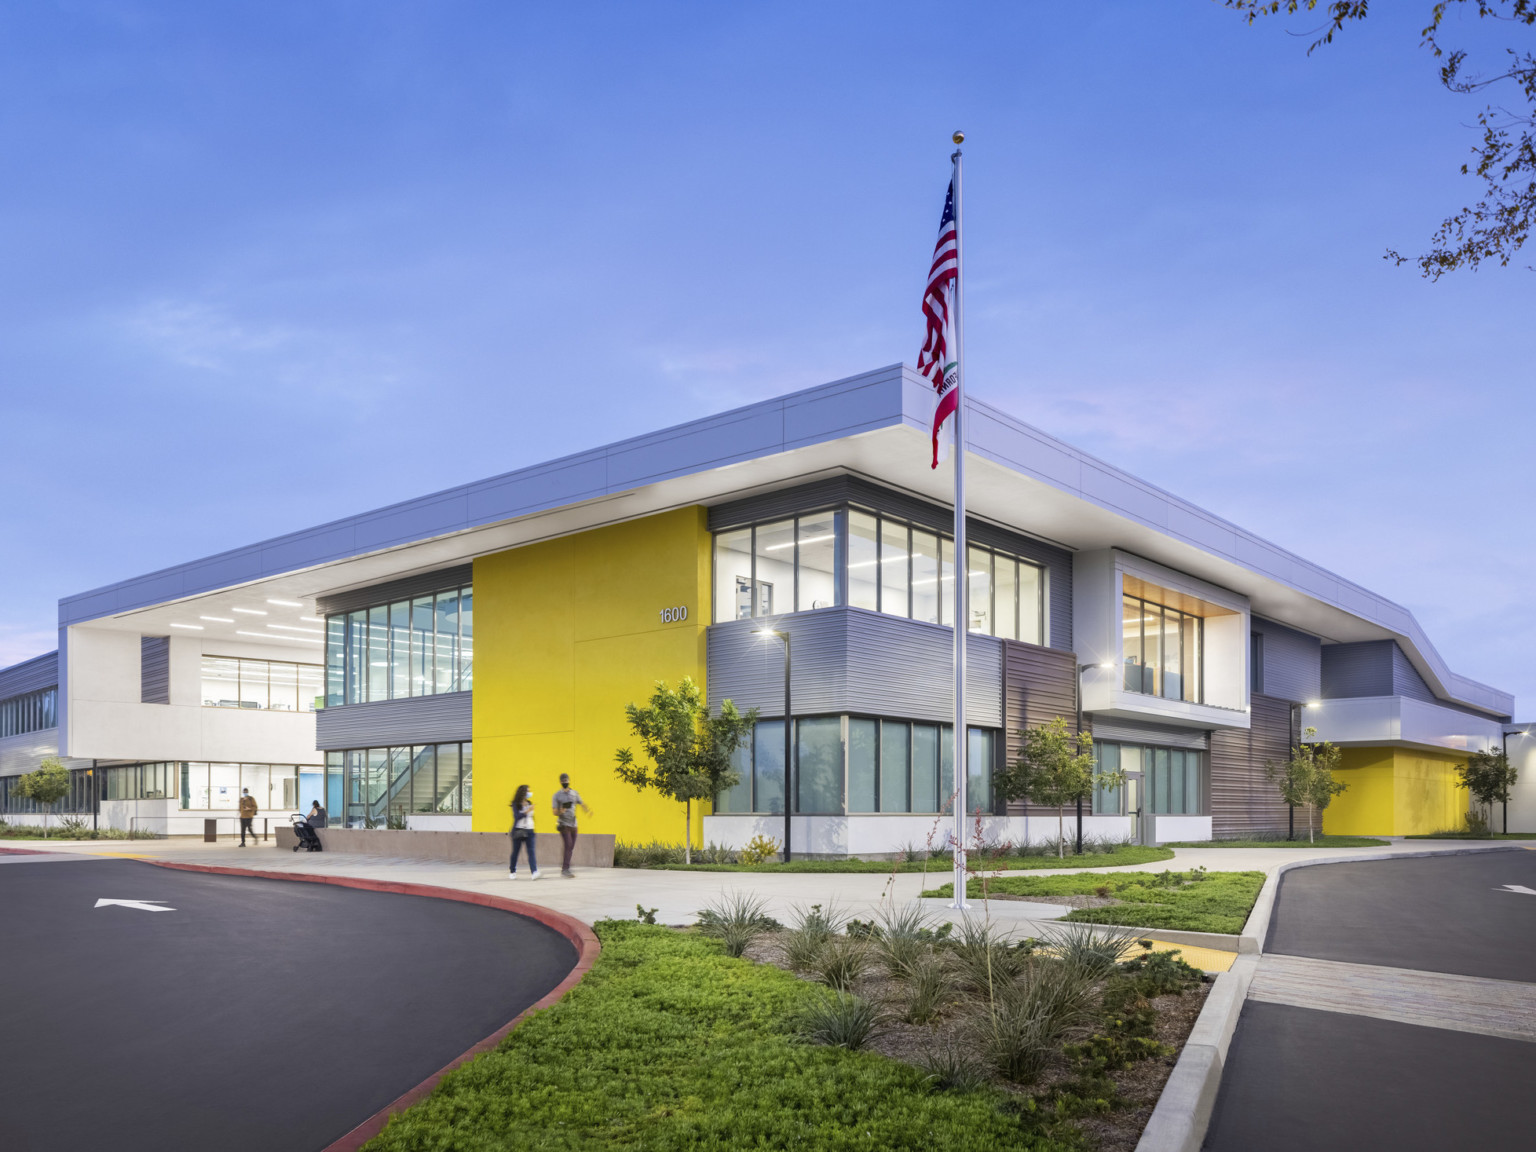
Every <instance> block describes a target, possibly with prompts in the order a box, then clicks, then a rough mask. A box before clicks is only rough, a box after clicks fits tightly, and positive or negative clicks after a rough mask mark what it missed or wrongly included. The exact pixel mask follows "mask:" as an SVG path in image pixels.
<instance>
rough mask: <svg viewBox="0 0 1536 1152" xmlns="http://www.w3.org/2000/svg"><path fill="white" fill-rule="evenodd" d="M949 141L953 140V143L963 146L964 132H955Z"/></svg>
mask: <svg viewBox="0 0 1536 1152" xmlns="http://www.w3.org/2000/svg"><path fill="white" fill-rule="evenodd" d="M951 139H952V140H954V142H955V143H956V144H964V143H965V133H964V132H956V133H955V134H954V136H952V137H951Z"/></svg>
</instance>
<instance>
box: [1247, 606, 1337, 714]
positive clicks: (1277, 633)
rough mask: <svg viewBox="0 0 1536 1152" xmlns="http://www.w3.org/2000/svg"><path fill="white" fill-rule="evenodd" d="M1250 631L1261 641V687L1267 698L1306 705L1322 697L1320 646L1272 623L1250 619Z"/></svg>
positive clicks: (1318, 642)
mask: <svg viewBox="0 0 1536 1152" xmlns="http://www.w3.org/2000/svg"><path fill="white" fill-rule="evenodd" d="M1252 630H1253V631H1255V632H1258V633H1259V634H1260V635H1262V636H1263V637H1264V667H1263V680H1262V681H1261V683H1262V685H1263V687H1262V689H1261V691H1262V692H1263V693H1264V694H1265V695H1266V696H1274V697H1277V698H1279V699H1281V700H1290V701H1293V702H1295V703H1298V704H1305V703H1306V702H1307V701H1308V700H1316V699H1318V698H1319V697H1321V696H1322V694H1323V642H1322V641H1321V640H1319V639H1318V638H1317V637H1316V636H1308V635H1307V634H1306V633H1305V632H1298V631H1296V630H1295V629H1294V628H1287V627H1285V625H1283V624H1276V623H1275V622H1274V621H1273V620H1265V619H1262V618H1261V617H1258V616H1254V617H1252Z"/></svg>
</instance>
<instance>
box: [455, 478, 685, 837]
mask: <svg viewBox="0 0 1536 1152" xmlns="http://www.w3.org/2000/svg"><path fill="white" fill-rule="evenodd" d="M709 546H710V536H709V530H708V521H707V514H706V512H705V509H703V508H684V509H679V510H677V511H674V512H666V513H662V514H660V515H657V516H649V517H646V518H644V519H641V520H634V521H630V522H628V523H624V524H616V525H612V526H610V527H606V528H598V529H594V530H592V531H590V532H583V533H580V534H578V535H574V536H566V537H562V538H560V539H557V540H549V541H545V542H543V543H540V544H530V545H527V546H525V547H522V548H515V549H512V550H511V551H508V552H500V553H497V554H495V555H492V556H486V557H482V558H480V559H478V560H476V561H475V697H474V742H475V793H474V828H475V830H476V831H482V832H504V831H506V830H507V828H508V826H509V825H510V823H511V818H510V813H509V810H508V804H509V802H510V801H511V799H512V793H513V791H514V790H515V789H516V788H517V786H518V785H519V784H528V785H530V786H531V787H532V789H533V793H534V798H535V800H536V802H537V804H538V809H537V811H538V828H539V830H540V831H547V832H552V831H554V821H553V818H552V817H551V815H550V812H549V803H550V797H551V796H552V795H553V794H554V791H555V790H556V789H557V788H558V787H559V786H560V784H559V775H560V773H561V772H569V773H570V774H571V784H572V786H573V787H574V788H575V789H576V790H577V791H578V792H580V793H581V795H582V798H583V799H584V800H585V801H586V802H587V804H588V805H589V806H590V807H591V808H592V815H591V816H586V815H582V816H581V827H582V828H583V829H584V830H586V831H591V832H611V833H614V834H615V835H616V836H618V837H619V839H621V840H630V841H635V840H638V841H649V840H652V839H657V840H665V841H668V842H670V843H674V844H676V843H681V841H682V837H683V806H682V805H681V804H675V803H673V802H672V801H670V800H665V799H662V798H661V797H659V796H657V795H656V794H655V793H654V792H651V791H646V792H644V793H641V792H637V791H636V790H635V789H634V788H633V787H631V786H630V785H627V784H624V783H622V782H621V781H620V780H619V779H618V777H617V776H615V775H614V771H613V755H614V751H615V750H616V749H618V748H619V747H621V746H631V747H634V742H633V741H632V739H631V737H630V733H629V728H628V725H626V723H625V721H624V706H625V705H626V704H629V703H631V702H634V703H641V702H643V701H644V700H646V699H647V698H648V697H649V696H650V694H651V692H652V691H653V687H654V685H655V682H656V681H657V680H665V681H667V682H668V683H669V684H671V683H676V682H677V681H678V680H680V679H682V678H683V677H684V676H692V677H693V678H694V679H695V680H697V681H698V682H699V683H700V684H701V685H702V684H703V683H704V669H705V640H704V630H705V627H706V625H707V624H708V620H709V614H710V584H709V581H710V553H709ZM680 606H681V607H686V608H687V609H688V618H687V620H685V621H676V622H663V621H662V618H661V612H662V609H665V608H676V607H680ZM638 751H639V750H638V748H636V752H637V754H638ZM700 807H701V806H700V805H698V804H695V805H694V806H693V815H694V819H693V828H694V843H695V844H697V843H699V838H700V836H701V834H702V831H703V822H702V821H703V813H702V812H701V811H700Z"/></svg>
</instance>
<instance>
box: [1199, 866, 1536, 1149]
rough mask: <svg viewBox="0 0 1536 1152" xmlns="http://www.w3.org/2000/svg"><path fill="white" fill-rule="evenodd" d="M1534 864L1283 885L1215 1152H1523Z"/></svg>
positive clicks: (1215, 1124) (1224, 1085) (1343, 875)
mask: <svg viewBox="0 0 1536 1152" xmlns="http://www.w3.org/2000/svg"><path fill="white" fill-rule="evenodd" d="M1533 945H1536V852H1531V851H1528V850H1523V849H1517V850H1514V851H1492V852H1486V853H1478V854H1475V855H1466V856H1442V857H1439V858H1426V859H1406V860H1385V861H1379V862H1374V863H1360V864H1334V865H1318V866H1316V867H1311V868H1301V869H1296V870H1294V871H1292V872H1288V873H1286V874H1285V875H1284V876H1283V877H1282V882H1281V885H1280V890H1279V894H1278V897H1277V899H1276V902H1275V908H1274V913H1273V919H1272V923H1271V930H1270V937H1269V942H1268V948H1269V949H1270V950H1269V951H1267V952H1266V953H1265V955H1264V956H1263V957H1261V958H1260V960H1259V964H1258V969H1257V972H1256V973H1255V975H1254V977H1253V983H1252V985H1251V987H1250V990H1249V994H1248V1000H1247V1002H1246V1003H1245V1004H1244V1006H1243V1010H1242V1015H1241V1017H1240V1018H1239V1020H1238V1025H1237V1031H1236V1033H1235V1035H1234V1036H1233V1040H1232V1046H1231V1049H1230V1052H1229V1054H1228V1058H1227V1063H1226V1066H1225V1068H1224V1070H1223V1075H1222V1080H1221V1088H1220V1092H1219V1094H1218V1096H1217V1100H1216V1107H1215V1112H1214V1114H1213V1115H1212V1119H1211V1126H1210V1129H1209V1132H1208V1133H1207V1137H1206V1142H1205V1145H1204V1146H1205V1148H1206V1149H1208V1150H1210V1152H1271V1150H1273V1152H1281V1150H1284V1152H1294V1150H1295V1149H1298V1148H1305V1149H1308V1150H1317V1152H1359V1150H1360V1149H1368V1148H1391V1149H1393V1150H1394V1152H1419V1150H1423V1152H1431V1150H1433V1152H1441V1150H1444V1149H1460V1148H1469V1149H1472V1148H1475V1149H1478V1150H1479V1152H1500V1150H1504V1149H1511V1150H1513V1149H1521V1150H1525V1149H1529V1148H1530V1147H1531V1144H1532V1132H1533V1128H1532V1123H1531V1119H1530V1111H1529V1105H1528V1103H1527V1098H1528V1093H1529V1086H1530V1084H1531V1083H1532V1082H1536V1024H1533V1019H1536V961H1533V960H1532V956H1533V955H1536V952H1533Z"/></svg>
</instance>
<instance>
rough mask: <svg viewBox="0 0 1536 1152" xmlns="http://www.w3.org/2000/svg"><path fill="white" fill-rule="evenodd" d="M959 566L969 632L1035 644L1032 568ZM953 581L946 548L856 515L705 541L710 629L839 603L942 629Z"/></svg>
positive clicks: (825, 516)
mask: <svg viewBox="0 0 1536 1152" xmlns="http://www.w3.org/2000/svg"><path fill="white" fill-rule="evenodd" d="M968 557H969V563H968V564H967V569H966V570H967V573H968V576H967V580H968V582H969V596H970V628H971V630H972V631H975V632H983V633H987V634H989V635H993V636H1001V637H1003V638H1005V639H1009V640H1024V641H1026V642H1028V643H1031V644H1039V643H1042V642H1043V638H1044V635H1045V627H1044V621H1045V617H1044V608H1045V605H1044V598H1043V589H1044V586H1045V581H1044V579H1043V570H1042V569H1041V568H1040V566H1039V565H1037V564H1033V563H1031V562H1029V561H1027V560H1022V559H1020V558H1019V557H1017V556H1013V555H1010V554H1009V553H1006V552H999V551H996V550H994V549H990V548H984V547H971V548H970V549H969V550H968ZM840 578H841V582H843V583H844V584H845V588H844V589H840V588H839V583H840ZM954 580H955V557H954V543H953V542H952V541H951V540H949V539H947V538H945V537H943V536H941V535H940V534H939V533H937V532H930V531H928V530H926V529H923V528H919V527H916V526H915V525H912V524H909V523H907V522H906V521H902V520H897V519H894V518H892V517H888V516H882V515H877V514H875V513H873V512H867V511H864V510H863V509H859V508H850V509H847V510H846V512H843V511H833V512H820V513H814V514H808V515H805V516H800V517H797V518H795V519H790V520H777V521H773V522H770V523H765V524H758V525H755V526H753V527H749V528H732V529H730V530H728V531H725V532H719V533H716V535H715V616H714V618H715V620H716V622H721V621H725V620H747V619H752V618H754V617H762V616H772V615H776V614H779V613H785V612H790V611H800V612H809V611H813V610H815V609H817V608H826V607H830V606H832V605H834V604H838V603H841V598H842V597H843V596H844V595H846V597H847V602H848V604H849V605H851V606H852V607H855V608H863V609H866V610H871V611H876V612H884V613H886V614H887V615H892V616H903V617H907V618H909V619H913V620H922V621H924V622H926V623H930V624H952V623H953V620H952V619H951V618H950V617H952V616H953V614H954V591H955V584H954ZM792 606H793V607H792Z"/></svg>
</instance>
